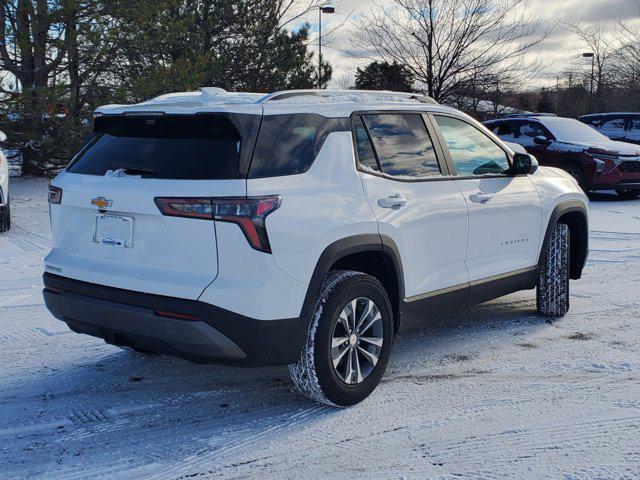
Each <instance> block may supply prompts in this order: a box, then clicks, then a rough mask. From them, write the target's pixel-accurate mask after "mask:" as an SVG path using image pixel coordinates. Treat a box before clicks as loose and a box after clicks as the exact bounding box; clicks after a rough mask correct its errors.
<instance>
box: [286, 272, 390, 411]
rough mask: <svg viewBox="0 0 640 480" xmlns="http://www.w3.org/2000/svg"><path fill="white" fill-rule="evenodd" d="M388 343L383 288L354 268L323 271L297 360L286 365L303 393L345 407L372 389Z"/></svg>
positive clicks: (384, 363)
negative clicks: (318, 293)
mask: <svg viewBox="0 0 640 480" xmlns="http://www.w3.org/2000/svg"><path fill="white" fill-rule="evenodd" d="M392 345H393V313H392V309H391V304H390V302H389V298H388V296H387V293H386V292H385V290H384V288H383V287H382V285H381V284H380V282H378V280H376V279H375V278H373V277H371V276H369V275H365V274H363V273H359V272H352V271H333V272H330V273H329V275H327V278H326V280H325V282H324V284H323V286H322V290H321V293H320V297H319V299H318V301H317V303H316V307H315V309H314V312H313V318H312V322H311V326H310V328H309V333H308V336H307V341H306V342H305V345H304V346H303V348H302V352H301V354H300V359H299V360H298V362H297V363H296V364H294V365H290V366H289V372H290V374H291V379H292V381H293V383H294V385H295V387H296V388H297V390H298V391H300V392H301V393H302V394H303V395H305V396H306V397H308V398H310V399H311V400H315V401H317V402H320V403H324V404H325V405H330V406H337V407H347V406H350V405H354V404H356V403H359V402H361V401H362V400H364V399H365V398H367V397H368V396H369V395H370V394H371V392H373V390H374V389H375V388H376V386H377V385H378V383H380V380H381V378H382V376H383V374H384V372H385V370H386V368H387V363H388V362H389V356H390V354H391V348H392Z"/></svg>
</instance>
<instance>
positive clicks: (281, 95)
mask: <svg viewBox="0 0 640 480" xmlns="http://www.w3.org/2000/svg"><path fill="white" fill-rule="evenodd" d="M381 96H383V97H384V98H383V99H381V100H380V101H389V99H390V98H397V99H398V100H415V101H417V102H420V103H427V104H431V105H438V102H436V101H435V100H434V99H433V98H431V97H429V96H428V95H423V94H420V93H406V92H392V91H387V90H285V91H281V92H274V93H271V94H269V95H266V96H265V97H263V98H261V99H260V100H259V101H258V103H260V104H263V103H266V102H273V101H278V100H287V99H290V98H295V97H318V98H325V99H327V100H330V99H331V97H337V98H336V100H340V97H342V98H344V97H347V100H342V101H350V102H358V99H357V98H356V97H362V98H361V99H360V101H362V100H366V99H367V98H369V99H371V100H372V101H375V99H376V97H381Z"/></svg>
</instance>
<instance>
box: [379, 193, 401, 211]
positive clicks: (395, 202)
mask: <svg viewBox="0 0 640 480" xmlns="http://www.w3.org/2000/svg"><path fill="white" fill-rule="evenodd" d="M406 204H407V199H406V198H405V196H404V195H402V194H401V193H396V194H395V195H394V196H392V197H387V198H381V199H380V200H378V205H380V206H381V207H382V208H401V207H404V206H405V205H406Z"/></svg>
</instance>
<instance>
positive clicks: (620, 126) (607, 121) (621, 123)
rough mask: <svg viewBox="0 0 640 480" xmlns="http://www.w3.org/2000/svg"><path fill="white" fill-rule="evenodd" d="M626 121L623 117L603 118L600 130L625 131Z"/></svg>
mask: <svg viewBox="0 0 640 480" xmlns="http://www.w3.org/2000/svg"><path fill="white" fill-rule="evenodd" d="M625 123H626V120H625V119H624V118H621V117H609V118H603V119H602V120H601V122H600V128H604V129H607V130H624V129H625Z"/></svg>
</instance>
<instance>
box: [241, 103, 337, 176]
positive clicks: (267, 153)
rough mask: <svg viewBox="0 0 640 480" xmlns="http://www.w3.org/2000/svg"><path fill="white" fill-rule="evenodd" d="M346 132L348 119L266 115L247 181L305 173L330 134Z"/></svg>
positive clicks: (310, 115)
mask: <svg viewBox="0 0 640 480" xmlns="http://www.w3.org/2000/svg"><path fill="white" fill-rule="evenodd" d="M348 130H349V127H348V119H333V118H327V117H323V116H320V115H314V114H291V115H266V116H264V117H263V119H262V125H261V126H260V134H259V136H258V141H257V144H256V148H255V150H254V153H253V159H252V160H251V169H250V171H249V178H266V177H280V176H284V175H296V174H299V173H304V172H306V171H307V170H309V168H311V165H313V162H314V160H315V158H316V156H317V155H318V152H319V151H320V149H321V148H322V145H324V142H325V140H326V139H327V136H328V135H329V134H330V133H333V132H339V131H348Z"/></svg>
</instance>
